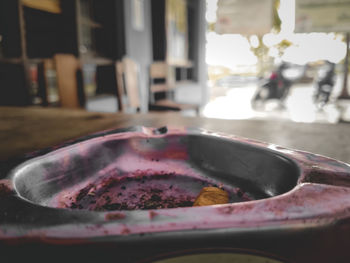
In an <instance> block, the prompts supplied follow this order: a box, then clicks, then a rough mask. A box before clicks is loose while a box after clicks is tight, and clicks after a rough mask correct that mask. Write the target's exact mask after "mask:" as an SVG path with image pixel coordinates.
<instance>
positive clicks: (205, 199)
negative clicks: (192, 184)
mask: <svg viewBox="0 0 350 263" xmlns="http://www.w3.org/2000/svg"><path fill="white" fill-rule="evenodd" d="M228 202H229V195H228V193H227V192H226V191H225V190H223V189H220V188H218V187H204V188H203V189H202V190H201V191H200V193H199V195H198V196H197V198H196V200H195V201H194V203H193V206H206V205H218V204H227V203H228Z"/></svg>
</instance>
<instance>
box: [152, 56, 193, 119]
mask: <svg viewBox="0 0 350 263" xmlns="http://www.w3.org/2000/svg"><path fill="white" fill-rule="evenodd" d="M173 70H174V69H173V68H172V67H170V66H169V65H168V64H167V63H165V62H154V63H152V64H151V65H150V70H149V76H150V87H149V110H150V111H184V110H195V112H196V114H197V115H198V114H199V105H196V104H185V103H179V102H176V101H175V99H174V97H175V94H174V92H175V87H176V85H175V82H176V81H175V74H174V71H173Z"/></svg>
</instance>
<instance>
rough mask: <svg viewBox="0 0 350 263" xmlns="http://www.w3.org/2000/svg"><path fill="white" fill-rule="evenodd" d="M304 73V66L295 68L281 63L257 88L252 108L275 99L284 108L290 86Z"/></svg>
mask: <svg viewBox="0 0 350 263" xmlns="http://www.w3.org/2000/svg"><path fill="white" fill-rule="evenodd" d="M304 72H305V66H297V67H294V66H293V65H291V64H289V63H286V62H282V63H281V64H280V65H279V66H278V67H277V68H276V70H274V71H272V73H271V75H270V76H269V78H268V79H264V80H263V81H262V82H261V83H260V84H259V85H258V88H257V91H256V93H255V94H254V96H253V99H252V106H253V108H256V107H257V106H258V105H259V104H260V105H261V104H264V103H265V102H267V101H268V100H271V99H277V100H278V101H279V104H280V107H284V101H285V99H286V98H287V96H288V94H289V90H290V87H291V86H292V84H293V83H294V82H295V81H296V80H298V79H299V78H301V77H302V76H303V74H304Z"/></svg>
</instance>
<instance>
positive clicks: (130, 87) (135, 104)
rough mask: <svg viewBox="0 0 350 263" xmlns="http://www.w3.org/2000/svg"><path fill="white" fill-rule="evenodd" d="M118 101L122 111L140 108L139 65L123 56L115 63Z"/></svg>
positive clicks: (137, 110) (132, 110) (138, 109)
mask: <svg viewBox="0 0 350 263" xmlns="http://www.w3.org/2000/svg"><path fill="white" fill-rule="evenodd" d="M116 75H117V87H118V103H119V104H120V108H121V110H122V111H123V112H135V111H136V112H139V111H140V108H141V102H140V90H139V66H138V64H137V63H136V62H135V61H134V60H132V59H130V58H127V57H125V58H123V60H122V61H118V62H117V63H116Z"/></svg>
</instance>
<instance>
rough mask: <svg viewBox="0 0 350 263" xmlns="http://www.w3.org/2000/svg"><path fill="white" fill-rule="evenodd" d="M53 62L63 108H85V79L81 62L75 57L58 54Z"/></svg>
mask: <svg viewBox="0 0 350 263" xmlns="http://www.w3.org/2000/svg"><path fill="white" fill-rule="evenodd" d="M53 61H54V67H55V69H56V79H57V88H58V93H59V97H60V105H61V107H65V108H82V107H84V104H85V96H84V88H83V77H82V70H81V66H80V63H79V60H78V59H77V58H76V57H75V56H74V55H70V54H56V55H55V56H54V59H53Z"/></svg>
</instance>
